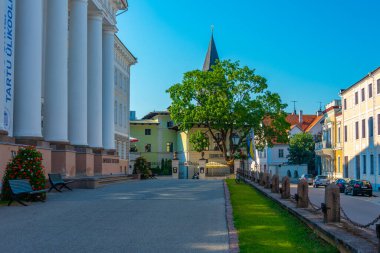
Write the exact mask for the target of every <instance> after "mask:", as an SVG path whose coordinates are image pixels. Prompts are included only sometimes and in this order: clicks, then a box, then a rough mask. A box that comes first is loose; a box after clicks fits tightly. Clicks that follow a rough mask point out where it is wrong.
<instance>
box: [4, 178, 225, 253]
mask: <svg viewBox="0 0 380 253" xmlns="http://www.w3.org/2000/svg"><path fill="white" fill-rule="evenodd" d="M0 252H7V253H9V252H65V253H67V252H165V253H170V252H176V253H177V252H228V233H227V227H226V217H225V201H224V192H223V183H222V181H220V180H215V181H206V180H145V181H135V182H128V183H118V184H112V185H107V186H104V187H101V188H98V189H94V190H86V189H75V190H74V191H73V192H64V193H49V194H48V199H47V201H46V202H45V203H37V202H36V203H32V204H31V205H30V206H27V207H23V206H19V205H14V206H11V207H7V206H0Z"/></svg>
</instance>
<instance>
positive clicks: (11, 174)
mask: <svg viewBox="0 0 380 253" xmlns="http://www.w3.org/2000/svg"><path fill="white" fill-rule="evenodd" d="M11 179H28V180H29V182H30V184H31V185H32V188H33V190H42V189H45V183H46V178H45V174H44V166H43V165H42V154H41V153H40V152H39V151H38V150H36V148H35V147H33V146H28V147H25V148H20V149H19V150H18V151H17V154H16V156H15V157H14V158H13V159H12V160H11V161H10V162H9V163H8V164H7V167H6V169H5V174H4V176H3V188H2V192H1V194H2V199H3V200H9V199H10V187H9V180H11ZM42 197H43V198H45V195H43V196H42Z"/></svg>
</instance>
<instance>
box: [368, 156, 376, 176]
mask: <svg viewBox="0 0 380 253" xmlns="http://www.w3.org/2000/svg"><path fill="white" fill-rule="evenodd" d="M369 166H370V169H371V175H373V173H374V169H375V168H374V163H373V155H371V156H370V157H369Z"/></svg>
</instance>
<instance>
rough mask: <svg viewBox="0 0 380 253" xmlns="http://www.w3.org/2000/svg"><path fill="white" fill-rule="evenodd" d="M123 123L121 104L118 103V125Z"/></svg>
mask: <svg viewBox="0 0 380 253" xmlns="http://www.w3.org/2000/svg"><path fill="white" fill-rule="evenodd" d="M122 124H123V106H122V105H121V104H120V105H119V126H121V125H122Z"/></svg>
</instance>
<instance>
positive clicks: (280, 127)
mask: <svg viewBox="0 0 380 253" xmlns="http://www.w3.org/2000/svg"><path fill="white" fill-rule="evenodd" d="M167 92H168V93H169V94H170V97H171V99H172V104H171V106H170V108H169V112H170V115H171V117H172V119H173V120H174V122H175V123H176V124H177V125H178V127H179V129H180V130H182V131H187V130H189V129H191V128H192V127H193V126H194V125H200V126H202V127H204V128H206V129H207V132H209V133H210V135H211V136H212V138H213V140H214V142H215V143H216V145H217V146H218V148H219V150H220V151H221V152H222V153H223V156H224V158H225V160H229V159H230V158H229V157H228V156H227V152H228V151H229V152H230V153H231V154H233V153H235V152H236V151H237V150H236V149H237V148H238V147H239V146H240V145H241V144H242V142H244V141H245V137H246V136H247V135H248V133H249V132H250V130H251V128H253V129H254V132H255V141H256V147H257V148H263V147H264V146H265V145H269V146H272V143H273V142H274V141H279V142H287V132H286V131H287V130H288V128H289V124H288V123H287V122H286V121H285V116H286V114H285V113H284V111H283V110H284V108H285V107H286V104H284V103H282V102H281V99H280V96H279V95H278V94H277V93H272V92H270V91H269V90H268V85H267V82H266V79H265V78H264V77H262V76H259V75H256V74H255V70H254V69H250V68H248V67H246V66H244V67H241V66H240V64H239V62H232V61H230V60H225V61H221V62H217V63H216V64H215V65H213V66H212V71H200V70H194V71H189V72H186V73H185V74H184V77H183V80H182V83H177V84H174V85H173V86H171V87H170V88H169V89H168V90H167ZM233 133H238V135H239V136H240V137H241V138H240V140H239V144H238V145H236V146H235V145H233V142H232V136H233Z"/></svg>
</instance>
